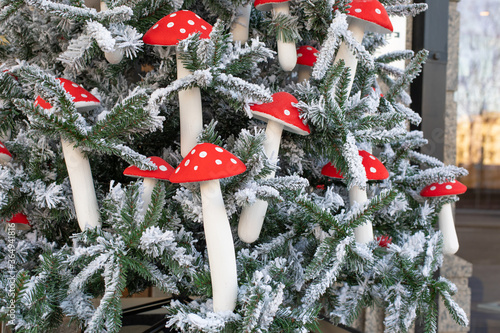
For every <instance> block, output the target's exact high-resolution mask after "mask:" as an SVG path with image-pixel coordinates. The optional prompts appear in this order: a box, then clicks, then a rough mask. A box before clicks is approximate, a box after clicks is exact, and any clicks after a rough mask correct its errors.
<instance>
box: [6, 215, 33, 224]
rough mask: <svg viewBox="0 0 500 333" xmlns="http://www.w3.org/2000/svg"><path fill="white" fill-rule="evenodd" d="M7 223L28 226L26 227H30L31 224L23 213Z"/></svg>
mask: <svg viewBox="0 0 500 333" xmlns="http://www.w3.org/2000/svg"><path fill="white" fill-rule="evenodd" d="M7 223H19V224H26V225H29V226H30V222H29V221H28V218H27V217H26V215H24V214H23V213H17V214H15V215H14V216H12V218H11V219H10V220H9V221H8V222H7Z"/></svg>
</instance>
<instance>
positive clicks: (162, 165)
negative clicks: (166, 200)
mask: <svg viewBox="0 0 500 333" xmlns="http://www.w3.org/2000/svg"><path fill="white" fill-rule="evenodd" d="M149 160H150V161H151V162H153V164H154V165H156V169H155V170H142V169H140V168H138V167H136V166H135V165H131V166H129V167H128V168H126V169H125V170H124V171H123V174H124V175H125V176H130V177H141V178H144V181H143V183H142V184H143V190H144V192H143V193H142V201H143V208H142V210H143V212H146V210H147V209H148V206H149V204H150V203H151V195H152V193H153V190H154V188H155V186H156V184H157V183H158V180H168V179H169V178H170V175H172V173H173V172H174V168H173V167H172V166H171V165H170V164H168V163H167V162H166V161H165V160H163V159H162V158H160V157H158V156H152V157H150V158H149Z"/></svg>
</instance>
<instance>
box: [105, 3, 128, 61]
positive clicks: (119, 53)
mask: <svg viewBox="0 0 500 333" xmlns="http://www.w3.org/2000/svg"><path fill="white" fill-rule="evenodd" d="M100 9H101V12H104V11H106V10H108V5H106V2H105V1H101V3H100ZM104 57H105V58H106V60H107V61H108V62H109V63H110V64H113V65H116V64H119V63H120V61H122V59H123V50H122V49H116V50H114V51H111V52H104Z"/></svg>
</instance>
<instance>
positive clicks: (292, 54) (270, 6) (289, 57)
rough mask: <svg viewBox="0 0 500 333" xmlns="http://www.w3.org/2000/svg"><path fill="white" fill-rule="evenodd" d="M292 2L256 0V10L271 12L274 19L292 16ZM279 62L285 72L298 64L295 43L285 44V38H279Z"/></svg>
mask: <svg viewBox="0 0 500 333" xmlns="http://www.w3.org/2000/svg"><path fill="white" fill-rule="evenodd" d="M289 1H290V0H255V2H254V5H255V8H256V9H258V10H262V11H271V12H272V14H273V17H276V16H278V15H279V14H283V15H290V8H289V6H288V2H289ZM277 44H278V61H279V63H280V66H281V68H282V69H283V70H284V71H287V72H290V71H291V70H293V69H294V68H295V65H296V64H297V50H296V47H295V42H294V41H291V42H285V41H284V40H283V36H280V37H278V40H277Z"/></svg>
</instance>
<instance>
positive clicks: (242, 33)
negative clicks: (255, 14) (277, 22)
mask: <svg viewBox="0 0 500 333" xmlns="http://www.w3.org/2000/svg"><path fill="white" fill-rule="evenodd" d="M251 12H252V3H251V2H249V3H247V4H246V5H241V6H238V7H237V8H236V18H235V19H234V21H233V24H231V33H232V34H233V41H235V42H241V44H245V43H246V42H247V40H248V29H249V27H250V13H251Z"/></svg>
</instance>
